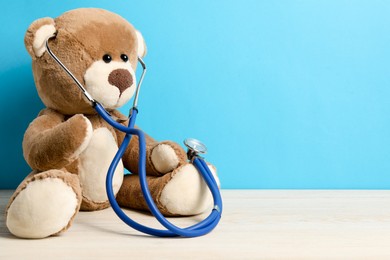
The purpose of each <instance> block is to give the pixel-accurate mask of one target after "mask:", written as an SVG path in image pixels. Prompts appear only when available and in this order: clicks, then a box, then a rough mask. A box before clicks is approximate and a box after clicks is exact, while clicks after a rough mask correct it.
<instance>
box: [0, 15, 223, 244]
mask: <svg viewBox="0 0 390 260" xmlns="http://www.w3.org/2000/svg"><path fill="white" fill-rule="evenodd" d="M49 38H50V40H49V42H48V44H49V46H50V49H51V50H52V51H53V52H54V53H55V54H56V55H57V56H58V57H59V58H60V60H61V61H62V62H63V63H64V64H65V65H66V66H67V67H68V68H69V69H70V71H71V72H72V73H73V74H74V75H75V77H76V78H77V79H78V80H79V81H80V82H81V83H82V84H83V85H84V86H85V88H86V89H87V91H88V92H89V93H90V94H91V95H92V96H93V98H94V99H95V100H97V101H98V102H99V103H100V104H102V105H103V106H104V107H105V108H106V109H107V110H108V111H109V112H110V114H111V115H112V116H113V117H114V118H116V119H117V120H118V122H122V123H123V124H124V125H127V123H128V122H127V121H126V120H128V119H127V117H126V116H124V115H122V114H121V113H120V112H119V111H118V110H116V109H117V108H119V107H121V106H123V105H124V104H125V103H127V102H128V101H129V100H130V99H131V98H132V96H133V94H134V92H135V88H136V78H135V71H136V67H137V58H138V56H139V57H141V58H142V57H144V56H145V55H146V52H147V48H146V45H145V41H144V38H143V36H142V34H141V33H140V32H139V31H138V30H136V29H135V28H134V27H133V26H132V25H131V24H130V23H129V22H127V21H126V20H125V19H124V18H122V17H121V16H119V15H117V14H114V13H112V12H109V11H107V10H103V9H97V8H80V9H75V10H71V11H68V12H65V13H64V14H62V15H60V16H59V17H57V18H55V19H53V18H49V17H46V18H41V19H38V20H36V21H35V22H33V23H32V24H31V25H30V26H29V28H28V30H27V32H26V35H25V46H26V49H27V51H28V53H29V54H30V56H31V58H32V71H33V76H34V81H35V86H36V89H37V92H38V95H39V97H40V98H41V100H42V102H43V104H44V105H45V106H46V108H44V109H43V110H41V111H40V112H39V114H38V116H37V117H36V118H35V119H34V120H33V121H32V122H31V123H30V125H29V126H28V128H27V130H26V132H25V135H24V138H23V156H24V158H25V160H26V162H27V163H28V165H29V166H30V167H31V168H32V172H31V173H30V174H29V175H27V177H26V178H25V179H24V180H23V181H22V182H21V183H20V185H19V186H18V188H17V189H16V191H15V192H14V194H13V195H12V197H11V198H10V201H9V204H8V206H7V208H6V225H7V227H8V229H9V231H10V232H11V233H12V234H14V235H15V236H17V237H21V238H45V237H49V236H53V235H57V234H59V233H61V232H64V231H65V230H67V229H68V228H69V227H70V226H71V223H72V221H73V220H74V218H75V216H76V214H77V212H78V211H79V210H84V211H94V210H101V209H105V208H107V207H109V202H108V198H107V195H106V190H105V178H106V173H107V169H108V167H109V165H110V163H111V160H112V159H113V157H114V155H115V153H116V151H117V149H118V146H119V145H120V143H121V142H122V140H123V139H124V134H123V133H122V132H119V131H117V130H115V129H114V128H112V127H111V126H110V125H108V124H107V123H106V122H105V121H104V120H103V119H102V118H101V117H100V116H99V115H98V114H97V113H96V112H95V110H94V109H93V108H92V106H91V104H90V102H89V101H88V100H87V99H86V98H85V97H84V95H83V94H82V92H81V91H80V90H79V89H78V87H77V86H76V85H75V84H74V82H73V81H72V79H71V78H70V77H69V76H68V75H67V74H66V73H65V72H64V71H63V70H62V69H61V68H60V66H58V64H56V63H55V61H54V60H53V59H52V58H51V57H50V56H49V54H48V53H47V49H46V45H45V43H46V40H47V39H49ZM146 148H147V151H146V157H147V158H146V172H147V181H148V185H149V189H150V191H151V194H152V196H153V200H154V201H155V203H156V204H157V206H158V208H159V210H160V211H161V212H162V213H163V214H164V215H165V216H187V215H196V214H200V213H202V212H204V211H205V210H207V209H208V208H210V207H211V206H212V196H211V193H210V192H209V190H208V188H207V185H206V184H205V182H204V181H203V179H202V178H201V176H200V175H199V174H198V172H197V170H196V169H195V167H194V166H193V165H192V164H191V163H189V162H188V161H187V158H186V152H185V151H184V150H183V149H182V148H181V147H180V145H178V144H177V143H175V142H173V141H162V142H158V141H156V140H154V139H153V138H152V137H150V136H148V135H146ZM125 168H126V169H128V170H129V171H130V172H131V174H128V175H124V169H125ZM209 168H210V170H211V171H212V173H213V175H214V176H215V177H216V178H217V176H216V170H215V167H214V166H212V165H211V164H210V165H209ZM137 173H138V140H137V137H136V136H133V137H132V139H131V142H130V144H129V146H128V147H127V150H126V152H125V154H124V156H123V157H122V160H121V162H120V163H119V165H118V167H117V169H116V170H115V173H114V177H113V190H114V192H115V194H116V198H117V201H118V203H119V205H120V206H121V207H126V208H130V209H135V210H143V211H145V210H148V207H147V205H146V203H145V200H144V199H143V196H142V192H141V188H140V184H139V180H138V176H137Z"/></svg>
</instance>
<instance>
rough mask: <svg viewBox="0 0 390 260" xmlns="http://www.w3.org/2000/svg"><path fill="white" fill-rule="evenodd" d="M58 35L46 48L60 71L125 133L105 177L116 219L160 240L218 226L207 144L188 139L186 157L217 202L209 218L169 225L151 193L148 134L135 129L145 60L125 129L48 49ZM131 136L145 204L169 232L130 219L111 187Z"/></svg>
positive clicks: (219, 200) (198, 233)
mask: <svg viewBox="0 0 390 260" xmlns="http://www.w3.org/2000/svg"><path fill="white" fill-rule="evenodd" d="M54 37H55V35H53V36H51V37H49V38H48V39H47V40H46V49H47V51H48V53H49V55H50V56H51V57H52V58H53V59H54V60H55V61H56V63H57V64H58V65H60V66H61V68H62V69H63V70H64V71H65V72H66V73H67V74H68V75H69V76H70V77H71V78H72V80H73V81H74V82H75V83H76V85H77V86H78V87H79V89H80V90H81V91H82V92H83V94H84V96H85V97H86V98H87V99H88V100H89V102H91V106H92V107H93V108H94V109H95V110H96V112H97V113H98V114H99V115H100V116H101V117H102V118H103V119H104V120H105V121H106V122H107V123H108V124H110V125H111V126H112V127H114V128H116V129H117V130H119V131H122V132H123V133H125V137H124V139H123V142H122V144H121V145H120V146H119V149H118V152H117V153H116V155H115V157H114V159H113V160H112V162H111V165H110V167H109V169H108V172H107V177H106V192H107V196H108V200H109V202H110V204H111V207H112V208H113V210H114V211H115V213H116V214H117V216H118V217H119V218H120V219H121V220H122V221H123V222H125V223H126V224H127V225H128V226H130V227H132V228H134V229H136V230H138V231H140V232H143V233H146V234H149V235H153V236H158V237H177V236H181V237H197V236H202V235H205V234H207V233H209V232H210V231H212V230H213V229H214V228H215V227H216V226H217V224H218V223H219V221H220V219H221V214H222V198H221V194H220V191H219V188H218V185H217V182H216V181H215V179H214V177H213V174H212V173H211V171H210V169H209V167H208V166H207V164H206V162H205V161H204V160H203V158H202V157H200V156H199V154H203V153H206V151H207V149H206V146H205V145H204V144H202V143H201V142H200V141H198V140H196V139H193V138H188V139H186V140H184V144H185V146H186V147H187V148H188V151H187V156H188V159H189V160H190V161H191V162H192V163H193V165H194V166H195V167H196V169H197V170H198V172H199V173H200V175H201V176H202V177H203V179H204V181H205V182H206V184H207V186H208V188H209V189H210V191H211V194H212V197H213V199H214V207H213V209H212V211H211V213H210V215H209V216H208V217H206V218H205V219H204V220H202V221H201V222H199V223H197V224H195V225H192V226H190V227H187V228H180V227H177V226H175V225H173V224H172V223H171V222H169V221H168V220H167V219H166V218H165V217H164V216H163V215H162V214H161V212H160V211H159V210H158V208H157V206H156V204H155V203H154V201H153V198H152V196H151V194H150V191H149V187H148V184H147V181H146V167H145V164H146V141H145V135H144V133H143V132H142V131H140V130H138V129H136V128H134V125H135V120H136V117H137V115H138V95H139V91H140V87H141V85H142V81H143V79H144V77H145V73H146V65H145V63H144V61H143V60H142V59H141V58H140V57H138V62H139V63H140V64H141V66H142V68H143V71H142V74H141V77H140V80H139V82H138V84H137V89H136V92H135V96H134V100H133V106H132V108H130V110H129V118H128V119H129V123H128V125H127V126H124V125H122V124H120V123H119V122H117V121H116V120H114V119H113V118H112V117H111V115H110V113H109V112H108V111H106V109H105V108H104V107H103V106H102V105H101V104H100V103H99V102H98V101H97V100H95V99H93V98H92V96H91V95H90V94H89V93H88V91H87V90H86V89H85V88H84V87H83V85H82V84H81V83H80V82H79V81H78V80H77V78H76V77H75V76H74V75H73V74H72V73H71V72H70V70H69V69H68V68H67V67H66V66H65V65H64V64H63V63H62V62H61V61H60V60H59V59H58V57H57V56H56V55H55V54H54V53H53V52H52V51H51V50H50V47H49V40H50V39H51V38H54ZM132 135H136V136H138V146H139V160H138V171H139V181H140V184H141V190H142V194H143V196H144V198H145V201H146V203H147V205H148V207H149V210H150V211H151V213H152V214H153V215H154V217H155V218H156V219H157V220H158V221H159V222H160V223H161V224H162V225H163V226H164V227H165V228H166V229H167V230H160V229H155V228H151V227H147V226H144V225H142V224H139V223H138V222H136V221H134V220H132V219H131V218H129V217H128V216H127V215H126V214H125V213H124V212H123V211H122V209H121V208H120V207H119V205H118V202H117V201H116V199H115V195H114V191H113V187H112V180H113V176H114V172H115V169H116V167H117V165H118V163H119V162H120V160H121V158H122V156H123V154H124V153H125V151H126V148H127V146H128V145H129V143H130V139H131V136H132Z"/></svg>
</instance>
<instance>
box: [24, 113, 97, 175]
mask: <svg viewBox="0 0 390 260" xmlns="http://www.w3.org/2000/svg"><path fill="white" fill-rule="evenodd" d="M91 135H92V125H91V123H90V122H89V120H88V119H87V118H85V117H84V116H83V115H81V114H78V115H74V116H72V117H71V118H69V119H68V120H65V117H64V115H62V114H60V113H58V112H56V111H54V110H51V109H44V110H42V111H41V112H40V113H39V115H38V117H37V118H36V119H35V120H34V121H33V122H32V123H31V124H30V125H29V126H28V128H27V130H26V132H25V134H24V138H23V155H24V158H25V159H26V161H27V163H28V164H29V165H30V167H31V168H32V169H34V170H40V171H45V170H49V169H59V168H62V167H64V166H66V165H68V164H69V163H71V162H72V161H74V160H75V159H77V158H78V156H79V154H80V153H81V152H82V151H83V150H84V149H85V148H86V146H87V145H88V143H89V140H90V138H91Z"/></svg>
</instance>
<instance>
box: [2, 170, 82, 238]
mask: <svg viewBox="0 0 390 260" xmlns="http://www.w3.org/2000/svg"><path fill="white" fill-rule="evenodd" d="M80 204H81V188H80V183H79V179H78V176H77V175H74V174H71V173H69V172H66V171H64V170H49V171H45V172H41V173H35V172H33V173H31V174H30V175H29V176H27V177H26V178H25V179H24V180H23V182H22V183H21V184H20V185H19V187H18V188H17V190H16V191H15V193H14V194H13V196H12V197H11V199H10V201H9V204H8V206H7V210H6V225H7V227H8V229H9V231H10V232H11V233H12V234H14V235H15V236H17V237H22V238H44V237H48V236H51V235H55V234H58V233H60V232H62V231H65V230H66V229H68V228H69V226H70V225H71V222H72V220H73V218H74V217H75V215H76V213H77V212H78V210H79V208H80Z"/></svg>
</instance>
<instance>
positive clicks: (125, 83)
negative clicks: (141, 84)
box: [108, 69, 133, 95]
mask: <svg viewBox="0 0 390 260" xmlns="http://www.w3.org/2000/svg"><path fill="white" fill-rule="evenodd" d="M108 82H109V83H110V84H111V85H114V86H115V87H117V88H118V89H119V92H120V95H121V94H122V92H123V91H125V90H126V89H127V88H129V87H130V86H131V85H132V84H133V77H132V76H131V74H130V72H129V71H128V70H126V69H116V70H113V71H111V73H110V75H108Z"/></svg>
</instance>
